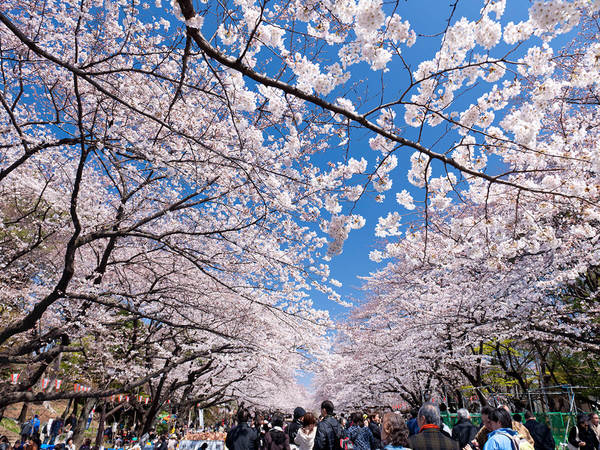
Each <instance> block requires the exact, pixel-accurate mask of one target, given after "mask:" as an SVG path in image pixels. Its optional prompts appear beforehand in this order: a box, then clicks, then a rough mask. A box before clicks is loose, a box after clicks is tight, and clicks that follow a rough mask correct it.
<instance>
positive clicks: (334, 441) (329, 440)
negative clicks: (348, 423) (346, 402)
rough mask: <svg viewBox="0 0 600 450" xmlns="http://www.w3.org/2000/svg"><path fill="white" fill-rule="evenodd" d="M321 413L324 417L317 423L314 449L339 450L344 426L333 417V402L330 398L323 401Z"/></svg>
mask: <svg viewBox="0 0 600 450" xmlns="http://www.w3.org/2000/svg"><path fill="white" fill-rule="evenodd" d="M321 415H322V416H323V419H322V420H321V421H320V422H319V424H318V425H317V434H316V436H315V446H314V447H313V450H339V449H340V439H341V437H342V426H341V425H340V424H339V422H338V421H337V420H336V419H335V417H333V403H331V402H330V401H329V400H325V401H324V402H323V403H321Z"/></svg>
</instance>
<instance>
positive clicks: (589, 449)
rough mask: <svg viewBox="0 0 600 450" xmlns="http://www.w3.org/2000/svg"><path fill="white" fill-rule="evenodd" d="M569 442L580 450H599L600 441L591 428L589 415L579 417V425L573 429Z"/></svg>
mask: <svg viewBox="0 0 600 450" xmlns="http://www.w3.org/2000/svg"><path fill="white" fill-rule="evenodd" d="M568 441H569V444H571V445H572V446H574V447H579V450H597V449H598V439H597V438H596V435H595V434H594V432H593V431H592V430H591V428H590V424H589V422H588V415H587V414H579V415H578V416H577V425H575V426H574V427H573V428H571V431H570V432H569V438H568Z"/></svg>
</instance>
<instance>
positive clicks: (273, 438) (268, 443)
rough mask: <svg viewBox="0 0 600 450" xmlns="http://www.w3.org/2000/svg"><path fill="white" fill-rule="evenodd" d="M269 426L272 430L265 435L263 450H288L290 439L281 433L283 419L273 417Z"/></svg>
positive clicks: (277, 415) (277, 416) (276, 416)
mask: <svg viewBox="0 0 600 450" xmlns="http://www.w3.org/2000/svg"><path fill="white" fill-rule="evenodd" d="M271 425H272V428H271V429H270V430H269V431H268V432H267V434H265V442H264V444H263V450H290V437H289V436H288V434H287V433H285V432H284V431H283V417H281V416H280V415H279V414H276V415H274V416H273V417H272V418H271Z"/></svg>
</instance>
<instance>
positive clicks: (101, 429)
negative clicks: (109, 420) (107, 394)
mask: <svg viewBox="0 0 600 450" xmlns="http://www.w3.org/2000/svg"><path fill="white" fill-rule="evenodd" d="M105 421H106V402H102V410H101V411H100V418H99V419H98V432H97V433H96V444H95V446H96V447H98V448H100V447H102V444H103V437H104V422H105Z"/></svg>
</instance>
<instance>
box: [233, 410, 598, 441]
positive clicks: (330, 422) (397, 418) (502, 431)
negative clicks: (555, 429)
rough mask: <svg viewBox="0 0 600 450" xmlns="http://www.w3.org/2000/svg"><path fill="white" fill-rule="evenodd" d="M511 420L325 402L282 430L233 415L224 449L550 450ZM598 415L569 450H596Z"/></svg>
mask: <svg viewBox="0 0 600 450" xmlns="http://www.w3.org/2000/svg"><path fill="white" fill-rule="evenodd" d="M524 417H525V421H524V422H523V418H522V416H521V414H514V415H511V412H510V409H509V408H508V407H507V406H501V407H498V408H492V407H489V406H486V407H484V408H482V410H481V425H480V426H479V427H478V426H476V425H475V424H474V423H473V422H472V421H471V416H470V413H469V411H467V410H466V409H459V410H458V411H457V420H456V423H455V424H454V426H453V427H452V428H450V427H449V426H448V425H446V424H444V423H443V421H442V419H441V414H440V410H439V408H438V406H437V405H435V404H434V403H431V402H426V403H424V404H423V406H421V408H420V409H419V410H415V411H412V412H411V417H409V418H407V419H405V418H404V417H403V416H402V415H401V414H399V413H395V412H387V413H385V414H383V415H381V414H379V413H377V412H374V413H371V414H369V415H367V414H363V413H361V412H354V413H352V414H350V415H349V416H348V417H345V416H344V415H343V414H340V415H339V416H336V415H335V414H334V405H333V403H332V402H330V401H324V402H323V403H322V404H321V411H320V416H319V417H318V418H317V417H316V416H315V414H313V413H311V412H306V411H305V410H304V409H303V408H301V407H297V408H296V409H295V410H294V414H293V418H292V420H291V422H290V423H289V424H288V425H287V426H285V424H284V418H283V415H281V414H274V415H273V416H272V417H271V420H270V422H269V421H267V420H266V419H265V417H263V416H262V415H260V414H255V415H254V416H252V414H251V413H250V411H249V410H248V409H246V408H240V409H239V410H238V412H237V425H236V426H235V427H233V428H232V429H231V430H229V432H228V433H227V438H226V440H225V445H226V447H227V449H228V450H404V449H412V450H555V449H556V447H557V446H556V442H555V440H554V437H553V435H552V432H551V430H550V428H549V427H548V425H546V424H545V423H542V422H539V421H538V420H537V419H536V417H535V416H534V415H533V414H532V413H531V412H530V411H525V413H524ZM598 422H599V421H598V414H596V413H592V414H585V415H580V416H579V417H578V419H577V423H576V424H575V425H574V426H573V428H572V429H571V431H570V433H569V437H568V446H569V450H600V448H599V446H600V426H599V423H598Z"/></svg>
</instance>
